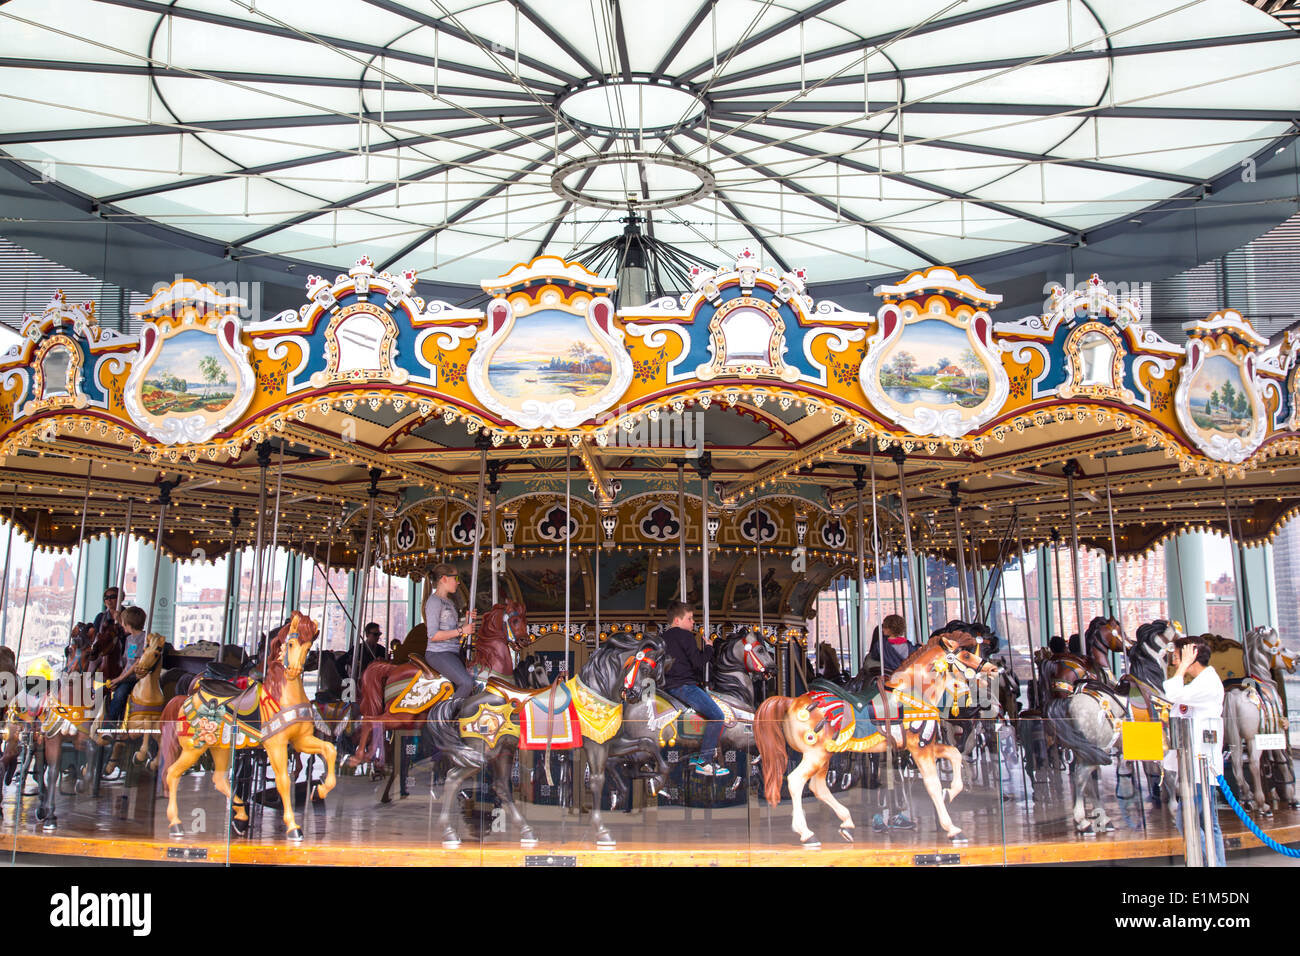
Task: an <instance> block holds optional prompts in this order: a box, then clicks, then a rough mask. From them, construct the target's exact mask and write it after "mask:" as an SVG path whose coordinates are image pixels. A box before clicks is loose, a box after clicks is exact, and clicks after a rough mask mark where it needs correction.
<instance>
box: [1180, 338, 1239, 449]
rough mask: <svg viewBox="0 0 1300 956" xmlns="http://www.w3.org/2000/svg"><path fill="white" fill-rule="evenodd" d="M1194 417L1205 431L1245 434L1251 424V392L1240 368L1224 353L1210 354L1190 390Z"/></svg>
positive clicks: (1190, 403) (1189, 397)
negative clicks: (1249, 392) (1247, 389)
mask: <svg viewBox="0 0 1300 956" xmlns="http://www.w3.org/2000/svg"><path fill="white" fill-rule="evenodd" d="M1187 396H1188V404H1189V406H1190V407H1191V412H1192V421H1194V422H1195V423H1196V425H1197V427H1198V428H1202V429H1204V430H1205V431H1210V432H1218V433H1219V434H1222V435H1229V436H1234V435H1246V434H1249V433H1250V429H1251V425H1252V415H1251V402H1250V395H1249V394H1248V393H1247V391H1246V384H1245V381H1244V380H1243V379H1242V375H1241V369H1240V367H1238V365H1237V364H1236V363H1235V362H1233V361H1232V360H1231V359H1229V358H1227V357H1225V356H1223V355H1211V356H1210V357H1209V358H1208V359H1206V360H1205V364H1204V365H1202V366H1201V367H1200V368H1199V369H1197V370H1196V375H1195V377H1194V378H1193V379H1192V383H1191V386H1190V387H1189V388H1188V390H1187Z"/></svg>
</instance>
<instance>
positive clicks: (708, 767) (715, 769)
mask: <svg viewBox="0 0 1300 956" xmlns="http://www.w3.org/2000/svg"><path fill="white" fill-rule="evenodd" d="M695 772H696V773H698V774H699V775H700V776H702V777H725V776H727V774H729V773H731V771H730V770H728V769H727V768H726V767H719V766H718V765H717V764H715V763H711V762H709V761H701V762H699V763H696V764H695Z"/></svg>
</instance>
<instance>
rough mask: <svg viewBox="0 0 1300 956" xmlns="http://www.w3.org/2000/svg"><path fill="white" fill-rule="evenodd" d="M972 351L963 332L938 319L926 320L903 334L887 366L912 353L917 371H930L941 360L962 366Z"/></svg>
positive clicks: (888, 359)
mask: <svg viewBox="0 0 1300 956" xmlns="http://www.w3.org/2000/svg"><path fill="white" fill-rule="evenodd" d="M968 348H970V340H969V339H968V338H967V337H966V333H965V332H964V331H963V330H961V329H959V328H956V327H955V326H952V325H949V324H948V323H947V322H940V321H939V320H938V319H926V320H925V321H922V322H917V323H915V324H914V325H909V326H908V327H907V328H906V329H904V330H903V334H902V335H901V336H900V337H899V339H898V341H897V342H896V343H895V344H894V345H893V347H891V348H890V350H889V355H888V356H887V358H886V361H885V364H886V365H888V364H889V363H890V362H892V361H893V359H894V356H896V355H897V354H898V353H899V352H911V353H912V356H913V357H914V358H915V359H916V362H917V368H929V367H930V366H931V365H934V364H935V363H937V362H938V361H939V359H941V358H946V359H947V360H948V361H949V362H951V363H952V364H954V365H960V364H961V356H962V353H963V352H965V351H966V349H968Z"/></svg>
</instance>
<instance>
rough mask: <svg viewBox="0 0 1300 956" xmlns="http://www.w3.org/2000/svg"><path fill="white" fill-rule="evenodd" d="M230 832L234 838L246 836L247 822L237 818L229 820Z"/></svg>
mask: <svg viewBox="0 0 1300 956" xmlns="http://www.w3.org/2000/svg"><path fill="white" fill-rule="evenodd" d="M230 832H231V833H233V834H234V835H235V836H247V835H248V821H247V820H240V819H238V818H237V817H231V818H230Z"/></svg>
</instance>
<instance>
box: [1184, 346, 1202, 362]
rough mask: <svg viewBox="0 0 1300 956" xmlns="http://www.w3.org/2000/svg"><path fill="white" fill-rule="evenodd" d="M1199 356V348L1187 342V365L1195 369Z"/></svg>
mask: <svg viewBox="0 0 1300 956" xmlns="http://www.w3.org/2000/svg"><path fill="white" fill-rule="evenodd" d="M1200 356H1201V347H1200V346H1199V345H1197V344H1196V342H1188V343H1187V364H1188V365H1190V366H1192V367H1193V368H1195V367H1196V363H1197V361H1198V360H1199V359H1200Z"/></svg>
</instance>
